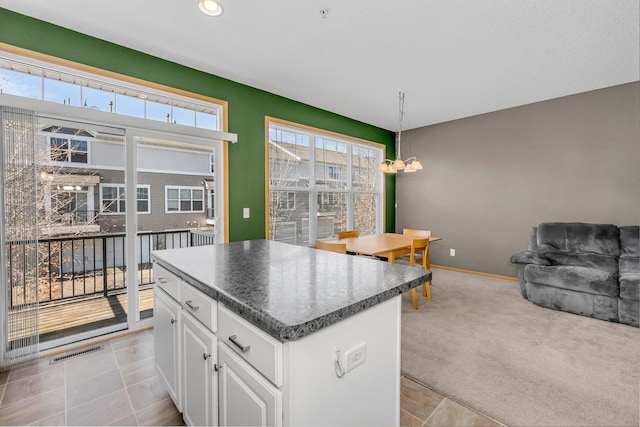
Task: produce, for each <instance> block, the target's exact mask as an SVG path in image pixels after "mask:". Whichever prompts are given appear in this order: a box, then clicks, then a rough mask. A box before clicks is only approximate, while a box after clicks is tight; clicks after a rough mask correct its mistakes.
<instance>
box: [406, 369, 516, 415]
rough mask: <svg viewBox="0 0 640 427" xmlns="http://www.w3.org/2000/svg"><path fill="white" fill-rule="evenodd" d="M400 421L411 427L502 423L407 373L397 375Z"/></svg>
mask: <svg viewBox="0 0 640 427" xmlns="http://www.w3.org/2000/svg"><path fill="white" fill-rule="evenodd" d="M400 425H402V426H411V427H421V426H425V427H440V426H442V427H449V426H458V427H466V426H474V427H476V426H477V427H500V426H502V427H504V426H505V425H504V424H502V423H500V422H498V421H496V420H494V419H492V418H489V417H487V416H485V415H483V414H481V413H480V412H478V411H475V410H473V409H471V408H469V407H467V406H464V405H462V404H460V403H458V402H455V401H454V400H452V399H450V398H448V397H446V396H443V395H442V394H440V393H438V392H436V391H434V390H432V389H430V388H429V387H427V386H424V385H422V384H420V383H419V382H417V381H414V380H412V379H411V378H408V377H404V376H403V377H401V378H400Z"/></svg>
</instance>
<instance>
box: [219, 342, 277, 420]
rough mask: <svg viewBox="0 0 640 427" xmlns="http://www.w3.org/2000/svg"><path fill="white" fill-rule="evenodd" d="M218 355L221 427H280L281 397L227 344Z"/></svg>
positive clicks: (221, 347) (222, 346)
mask: <svg viewBox="0 0 640 427" xmlns="http://www.w3.org/2000/svg"><path fill="white" fill-rule="evenodd" d="M218 355H219V362H218V363H219V364H220V366H221V368H220V372H219V374H220V377H219V381H220V387H219V390H220V394H219V410H220V425H223V426H280V425H282V393H281V392H280V391H279V390H278V389H277V388H276V387H275V386H273V385H272V384H271V383H270V382H269V381H267V380H266V379H265V378H264V377H263V376H262V375H260V374H259V373H258V372H257V371H255V369H253V368H252V367H251V366H249V364H247V363H246V362H245V361H244V360H242V359H241V358H240V357H239V356H237V355H236V354H235V353H234V351H233V350H231V349H230V348H229V347H228V346H227V345H226V344H224V343H220V345H219V346H218Z"/></svg>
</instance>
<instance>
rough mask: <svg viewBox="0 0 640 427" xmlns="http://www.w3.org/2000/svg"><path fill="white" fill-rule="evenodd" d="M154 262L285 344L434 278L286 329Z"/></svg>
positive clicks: (163, 263) (420, 279) (212, 288)
mask: <svg viewBox="0 0 640 427" xmlns="http://www.w3.org/2000/svg"><path fill="white" fill-rule="evenodd" d="M151 258H152V260H153V262H157V263H158V264H160V265H161V266H162V267H163V268H165V269H167V270H168V271H170V272H171V273H173V274H175V275H176V276H178V277H180V278H181V279H182V280H184V281H185V282H187V283H188V284H190V285H191V286H193V287H195V288H196V289H198V290H199V291H201V292H203V293H204V294H206V295H208V296H210V297H211V298H213V299H215V300H216V301H218V302H222V303H223V304H224V305H225V307H227V308H228V309H230V310H231V311H233V312H234V313H236V314H238V315H239V316H241V317H242V318H244V319H246V320H247V321H249V322H250V323H252V324H253V325H255V326H256V327H258V328H260V329H261V330H263V331H265V332H266V333H268V334H269V335H270V336H272V337H274V338H276V339H277V340H279V341H280V342H283V343H284V342H287V341H295V340H298V339H300V338H303V337H305V336H307V335H310V334H312V333H314V332H316V331H318V330H320V329H322V328H325V327H327V326H330V325H333V324H334V323H337V322H339V321H340V320H343V319H346V318H348V317H351V316H353V315H355V314H358V313H360V312H361V311H364V310H366V309H367V308H370V307H373V306H374V305H377V304H379V303H381V302H384V301H386V300H389V299H391V298H393V297H395V296H397V295H400V294H402V293H404V292H407V291H409V290H411V289H412V288H415V287H418V286H420V285H421V284H423V283H425V282H428V281H430V280H431V277H432V274H431V270H424V273H425V274H424V275H422V276H420V277H417V278H416V279H414V280H411V281H409V282H406V283H403V284H401V285H398V286H396V287H394V288H392V289H388V290H386V291H383V292H381V293H379V294H376V295H373V296H371V297H369V298H366V299H364V300H361V301H358V302H356V303H353V304H351V305H348V306H345V307H342V308H340V309H338V310H335V311H333V312H330V313H327V314H324V315H322V316H320V317H317V318H315V319H313V320H310V321H308V322H304V323H300V324H296V325H286V324H283V323H282V322H280V321H278V320H277V319H274V318H273V317H271V316H269V315H268V314H266V313H264V312H262V311H259V310H256V309H254V308H253V307H250V306H249V305H247V304H244V303H243V302H242V301H239V300H237V299H236V298H233V297H231V296H230V295H228V294H226V293H224V292H221V291H220V290H219V289H218V288H216V287H215V286H210V285H206V284H203V283H201V282H200V281H199V280H198V279H196V278H194V277H192V276H190V275H189V274H187V273H185V272H184V271H181V270H179V269H177V268H175V267H173V266H172V265H171V264H170V263H168V262H166V261H164V260H163V259H161V258H159V257H158V256H157V255H154V254H152V255H151Z"/></svg>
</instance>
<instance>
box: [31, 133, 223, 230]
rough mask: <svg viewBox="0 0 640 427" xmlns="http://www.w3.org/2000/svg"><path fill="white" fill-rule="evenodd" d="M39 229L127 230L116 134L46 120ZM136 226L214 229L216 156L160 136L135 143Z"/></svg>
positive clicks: (121, 159)
mask: <svg viewBox="0 0 640 427" xmlns="http://www.w3.org/2000/svg"><path fill="white" fill-rule="evenodd" d="M39 147H40V152H41V153H42V160H41V162H40V192H41V196H40V197H39V199H40V200H41V202H40V203H41V215H42V221H41V224H42V226H41V235H42V236H43V237H52V236H61V235H77V234H95V233H122V232H124V231H125V228H124V227H125V215H124V214H125V211H126V203H125V197H124V196H125V177H124V168H125V163H124V162H125V153H124V141H123V138H122V137H121V136H115V135H109V134H104V133H100V132H94V131H91V130H84V129H73V128H68V127H61V126H46V127H44V128H43V129H42V131H41V132H40V134H39ZM137 157H138V168H137V169H138V176H137V181H138V184H137V206H136V208H137V212H138V231H166V230H171V229H186V228H206V227H207V226H208V227H209V228H212V226H213V224H214V222H215V221H214V219H215V210H214V207H215V206H214V202H213V200H214V193H215V189H214V180H213V167H212V165H213V155H212V154H211V152H210V151H206V150H205V149H204V148H203V147H196V146H193V145H188V144H184V143H174V142H169V141H161V140H150V139H145V140H141V141H139V143H138V152H137Z"/></svg>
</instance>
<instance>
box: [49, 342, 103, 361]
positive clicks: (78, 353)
mask: <svg viewBox="0 0 640 427" xmlns="http://www.w3.org/2000/svg"><path fill="white" fill-rule="evenodd" d="M100 350H104V346H102V345H97V346H95V347H91V348H87V349H84V350H78V351H74V352H73V353H67V354H65V355H62V356H58V357H55V358H53V359H51V362H50V364H51V365H55V364H56V363H60V362H64V361H65V360H69V359H72V358H74V357H80V356H84V355H85V354H89V353H95V352H96V351H100Z"/></svg>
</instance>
